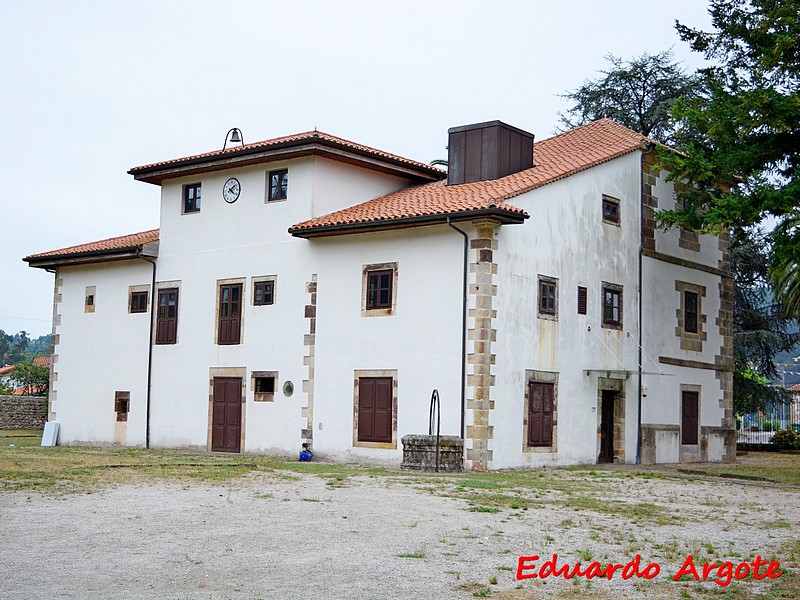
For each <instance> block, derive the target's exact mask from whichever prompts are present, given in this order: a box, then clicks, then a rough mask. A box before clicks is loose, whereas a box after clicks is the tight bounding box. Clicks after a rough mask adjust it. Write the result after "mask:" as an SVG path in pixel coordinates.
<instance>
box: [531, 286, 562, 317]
mask: <svg viewBox="0 0 800 600" xmlns="http://www.w3.org/2000/svg"><path fill="white" fill-rule="evenodd" d="M542 283H546V284H550V285H552V286H553V287H554V288H555V294H554V296H555V297H554V298H553V311H552V312H549V311H547V310H543V309H542ZM536 289H537V299H536V314H537V316H538V317H539V318H540V319H546V320H548V321H558V278H557V277H549V276H548V275H539V276H538V277H537V281H536Z"/></svg>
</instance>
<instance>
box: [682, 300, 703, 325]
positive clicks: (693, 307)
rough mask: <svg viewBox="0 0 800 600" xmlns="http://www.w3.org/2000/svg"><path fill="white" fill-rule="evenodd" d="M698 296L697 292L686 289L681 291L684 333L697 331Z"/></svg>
mask: <svg viewBox="0 0 800 600" xmlns="http://www.w3.org/2000/svg"><path fill="white" fill-rule="evenodd" d="M699 304H700V302H699V296H698V294H697V292H690V291H688V290H686V291H685V292H684V293H683V330H684V331H685V332H686V333H697V329H698V321H699V315H698V312H699V311H698V306H699Z"/></svg>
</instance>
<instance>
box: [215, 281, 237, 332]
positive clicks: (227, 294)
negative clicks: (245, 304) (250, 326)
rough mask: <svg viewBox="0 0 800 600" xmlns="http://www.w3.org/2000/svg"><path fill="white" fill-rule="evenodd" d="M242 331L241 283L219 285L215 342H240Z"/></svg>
mask: <svg viewBox="0 0 800 600" xmlns="http://www.w3.org/2000/svg"><path fill="white" fill-rule="evenodd" d="M241 332H242V284H241V283H232V284H224V285H220V286H219V326H218V328H217V342H218V343H219V344H221V345H233V344H238V343H240V340H241Z"/></svg>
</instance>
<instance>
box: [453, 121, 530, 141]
mask: <svg viewBox="0 0 800 600" xmlns="http://www.w3.org/2000/svg"><path fill="white" fill-rule="evenodd" d="M487 127H503V128H505V129H509V130H511V131H515V132H517V133H519V134H520V135H524V136H525V137H529V138H532V139H533V138H534V137H535V136H534V135H533V134H532V133H530V132H528V131H525V130H524V129H520V128H519V127H514V126H513V125H509V124H508V123H503V122H502V121H498V120H495V121H484V122H483V123H473V124H471V125H460V126H459V127H451V128H450V129H448V130H447V133H448V134H451V133H460V132H462V131H471V130H473V129H486V128H487Z"/></svg>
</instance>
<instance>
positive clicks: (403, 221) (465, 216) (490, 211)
mask: <svg viewBox="0 0 800 600" xmlns="http://www.w3.org/2000/svg"><path fill="white" fill-rule="evenodd" d="M476 217H494V218H496V219H498V220H499V221H500V222H501V223H503V224H517V225H518V224H521V223H523V222H524V221H525V219H527V218H529V217H530V215H529V214H528V213H516V212H511V211H508V210H504V209H501V208H496V207H489V208H479V209H477V210H469V211H461V212H455V213H451V214H441V213H439V214H434V215H423V216H419V217H406V218H400V219H387V220H385V221H368V222H363V223H337V224H335V225H323V226H320V227H308V228H303V229H298V228H295V227H290V228H289V233H290V234H292V235H293V236H294V237H300V238H306V239H309V238H315V237H323V236H328V235H346V234H349V233H362V232H369V231H385V230H390V229H402V228H404V227H419V226H423V225H436V224H441V225H445V224H447V225H449V224H450V222H451V220H457V221H466V220H470V219H474V218H476Z"/></svg>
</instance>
